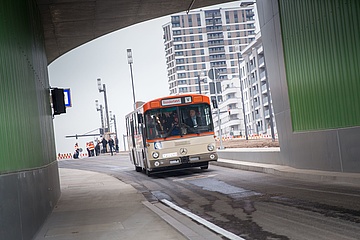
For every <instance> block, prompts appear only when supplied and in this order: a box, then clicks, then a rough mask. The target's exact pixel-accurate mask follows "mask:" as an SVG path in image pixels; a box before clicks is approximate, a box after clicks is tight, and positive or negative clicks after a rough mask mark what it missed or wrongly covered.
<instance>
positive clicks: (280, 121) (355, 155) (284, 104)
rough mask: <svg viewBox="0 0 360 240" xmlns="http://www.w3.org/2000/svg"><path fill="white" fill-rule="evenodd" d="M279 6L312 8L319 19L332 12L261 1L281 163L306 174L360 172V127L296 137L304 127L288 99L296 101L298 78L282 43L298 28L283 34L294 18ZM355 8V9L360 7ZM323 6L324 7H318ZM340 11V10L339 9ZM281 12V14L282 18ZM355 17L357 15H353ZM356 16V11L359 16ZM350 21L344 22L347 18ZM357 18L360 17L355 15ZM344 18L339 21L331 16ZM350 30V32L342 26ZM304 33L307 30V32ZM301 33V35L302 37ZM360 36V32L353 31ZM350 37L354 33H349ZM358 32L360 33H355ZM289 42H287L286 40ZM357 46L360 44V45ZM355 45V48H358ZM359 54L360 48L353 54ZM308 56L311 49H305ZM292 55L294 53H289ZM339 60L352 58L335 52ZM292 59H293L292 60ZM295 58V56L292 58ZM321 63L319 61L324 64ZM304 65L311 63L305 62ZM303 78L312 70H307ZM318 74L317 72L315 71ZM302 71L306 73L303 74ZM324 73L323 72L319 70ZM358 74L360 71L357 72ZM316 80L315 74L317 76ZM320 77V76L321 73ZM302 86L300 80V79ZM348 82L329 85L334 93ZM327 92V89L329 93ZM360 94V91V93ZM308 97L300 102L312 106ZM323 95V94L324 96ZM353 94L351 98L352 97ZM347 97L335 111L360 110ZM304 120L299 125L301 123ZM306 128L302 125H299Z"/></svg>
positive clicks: (346, 6)
mask: <svg viewBox="0 0 360 240" xmlns="http://www.w3.org/2000/svg"><path fill="white" fill-rule="evenodd" d="M332 2H333V3H334V6H333V7H334V8H335V9H337V7H339V6H337V4H341V9H345V11H344V12H345V15H346V12H351V10H352V9H354V8H355V9H357V8H358V5H359V4H358V3H356V1H350V3H351V4H347V3H346V2H341V1H332ZM279 3H280V4H281V3H283V4H294V6H293V7H295V3H297V4H311V5H313V6H309V8H310V9H312V11H313V12H312V13H311V14H313V15H315V16H321V10H323V11H327V8H322V7H321V5H322V4H324V1H320V0H317V1H306V2H305V1H294V0H292V1H282V0H257V7H258V13H259V19H260V28H261V34H262V37H263V45H264V52H265V58H266V63H267V66H266V67H267V70H268V77H269V84H270V87H271V94H272V99H273V106H274V113H275V118H276V122H277V129H278V135H279V142H280V149H281V151H280V161H281V162H283V163H284V165H288V166H291V167H295V168H303V169H317V170H325V171H338V172H360V147H359V143H358V142H359V141H358V138H359V136H360V127H359V126H356V124H353V125H354V126H349V127H336V128H332V129H330V128H321V127H320V128H319V129H307V130H303V131H295V130H296V129H298V128H297V126H298V124H299V122H297V124H295V126H294V124H293V122H292V119H293V117H294V114H296V111H295V110H296V109H295V108H294V107H293V105H292V107H293V108H292V107H291V102H290V101H289V99H292V98H289V96H291V97H293V95H291V94H293V92H289V79H290V78H292V77H293V74H294V73H293V72H289V71H287V70H288V69H291V67H293V66H292V65H291V64H292V63H291V62H289V61H287V60H289V58H284V56H289V57H290V56H291V52H286V53H285V52H284V45H283V44H284V42H283V31H288V30H289V28H291V27H292V28H297V27H298V26H297V25H296V24H294V25H293V26H290V27H288V28H286V29H283V28H282V24H281V20H282V18H281V17H282V16H283V19H285V18H284V16H285V15H286V16H287V17H289V14H290V12H287V8H286V7H283V8H280V5H279ZM355 5H356V6H355ZM319 6H320V7H319ZM339 8H340V7H339ZM281 11H282V12H281ZM297 12H298V14H302V15H303V17H304V18H306V16H307V14H310V13H309V12H303V11H297ZM353 12H354V11H353ZM355 12H356V11H355ZM345 15H343V16H340V17H345ZM354 16H355V15H354ZM332 17H339V16H330V19H331V18H332ZM311 24H315V25H317V24H323V23H322V21H315V22H312V23H311ZM298 25H300V24H298ZM343 27H344V28H345V27H351V26H345V25H344V26H343ZM302 30H304V31H305V30H306V28H303V29H302ZM302 30H301V29H299V30H298V31H302ZM352 30H354V31H355V33H357V32H358V31H359V30H358V29H355V28H354V29H352ZM350 31H351V30H350ZM356 31H357V32H356ZM323 34H324V36H322V37H323V38H325V39H327V41H338V42H339V39H335V38H337V37H339V38H347V37H348V35H344V34H340V33H338V34H330V33H323ZM286 41H288V40H287V39H286ZM297 41H299V44H304V43H303V42H301V41H309V42H308V43H305V44H304V45H308V46H311V44H312V43H311V42H310V40H306V39H299V38H298V39H297ZM357 45H358V44H357ZM357 45H354V46H353V47H355V46H357ZM354 49H356V48H354ZM303 50H304V51H306V50H307V48H304V49H303ZM288 51H290V50H288ZM336 53H337V54H338V56H337V57H339V58H340V57H341V58H342V59H343V61H346V62H349V59H347V58H348V55H347V54H343V52H342V51H341V46H340V49H339V51H337V52H336ZM289 54H290V55H289ZM292 57H293V56H292ZM312 57H313V58H318V57H319V56H317V54H315V52H314V54H312ZM359 57H360V54H359V52H358V54H357V58H356V59H355V61H357V62H359ZM320 60H321V59H319V61H320ZM302 61H307V59H306V58H304V59H302ZM325 68H328V69H329V68H331V66H326V65H325ZM302 70H303V71H304V72H305V71H307V69H305V68H303V69H302ZM316 70H317V69H315V71H316ZM300 71H301V70H300ZM319 71H320V70H319ZM357 72H358V71H357ZM315 74H316V72H315ZM318 74H320V73H318ZM306 78H307V76H306V74H304V76H303V80H304V81H306V80H307V79H306ZM300 80H301V79H300ZM347 80H349V79H344V78H343V77H341V78H337V79H333V80H332V81H329V82H328V83H327V84H329V87H332V88H334V89H337V86H336V85H341V84H343V82H344V81H347ZM351 80H352V81H357V82H359V80H360V76H359V72H358V73H357V75H355V76H353V79H351ZM291 86H292V88H291V89H292V90H299V88H298V86H293V85H291ZM352 86H353V88H357V87H358V84H357V85H356V84H353V85H352ZM324 90H325V89H324ZM359 90H360V89H357V92H359ZM306 93H307V92H306V91H305V95H303V99H296V101H298V102H299V103H300V104H301V103H302V102H301V101H304V102H305V101H307V99H306ZM319 94H321V92H319ZM349 94H350V93H349ZM347 98H348V96H347V94H342V96H341V99H340V100H341V102H343V104H342V105H341V104H340V105H339V104H337V102H336V104H334V105H333V106H332V107H334V108H335V107H341V108H345V109H348V111H354V110H355V111H357V110H356V109H358V108H359V102H354V103H353V104H352V105H348V104H345V103H346V102H347V100H348V99H347ZM339 112H340V111H336V109H335V111H334V114H333V115H332V117H334V118H337V117H338V116H337V115H336V114H338V113H339ZM298 120H299V119H297V121H298ZM301 121H303V122H304V123H305V124H306V121H314V120H313V119H305V118H302V120H301ZM300 123H301V122H300ZM294 129H295V130H294Z"/></svg>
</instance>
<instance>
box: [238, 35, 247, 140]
mask: <svg viewBox="0 0 360 240" xmlns="http://www.w3.org/2000/svg"><path fill="white" fill-rule="evenodd" d="M235 44H239V42H238V41H235ZM237 47H238V49H237V56H238V67H239V81H240V92H241V103H242V110H243V115H244V127H245V138H246V140H249V136H248V131H247V124H246V114H245V103H244V92H243V85H242V82H241V68H240V58H242V56H241V52H240V46H237Z"/></svg>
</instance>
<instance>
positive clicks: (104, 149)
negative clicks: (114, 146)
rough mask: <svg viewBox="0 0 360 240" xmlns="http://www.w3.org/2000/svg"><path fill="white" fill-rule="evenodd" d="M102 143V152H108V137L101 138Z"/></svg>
mask: <svg viewBox="0 0 360 240" xmlns="http://www.w3.org/2000/svg"><path fill="white" fill-rule="evenodd" d="M101 143H102V147H103V149H102V153H107V150H106V145H107V141H106V139H105V138H104V137H103V139H102V140H101Z"/></svg>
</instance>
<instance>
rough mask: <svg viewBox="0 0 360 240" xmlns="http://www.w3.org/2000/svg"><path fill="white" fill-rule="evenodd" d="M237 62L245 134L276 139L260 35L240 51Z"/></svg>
mask: <svg viewBox="0 0 360 240" xmlns="http://www.w3.org/2000/svg"><path fill="white" fill-rule="evenodd" d="M239 60H240V69H241V70H240V72H241V84H242V89H243V96H244V106H245V119H246V125H247V132H248V134H249V135H256V136H258V135H266V136H272V137H277V131H276V124H275V118H274V114H273V112H274V111H273V106H272V100H271V94H270V86H269V81H268V77H267V73H266V65H265V56H264V49H263V45H262V39H261V34H260V33H259V34H257V35H256V37H255V40H254V41H253V42H252V43H250V44H249V45H248V46H247V47H246V48H244V49H243V50H242V51H241V59H239ZM270 116H272V118H271V117H270Z"/></svg>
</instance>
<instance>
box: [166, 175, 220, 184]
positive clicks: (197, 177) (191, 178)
mask: <svg viewBox="0 0 360 240" xmlns="http://www.w3.org/2000/svg"><path fill="white" fill-rule="evenodd" d="M216 175H217V174H210V175H201V174H195V175H194V176H191V177H185V178H178V179H174V180H173V182H179V181H189V180H194V179H200V178H210V177H215V176H216Z"/></svg>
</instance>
